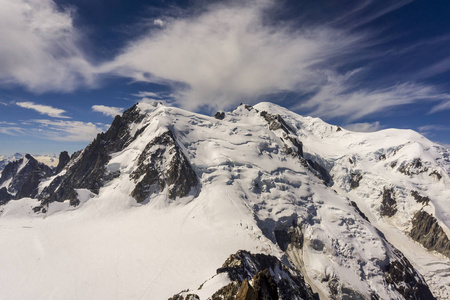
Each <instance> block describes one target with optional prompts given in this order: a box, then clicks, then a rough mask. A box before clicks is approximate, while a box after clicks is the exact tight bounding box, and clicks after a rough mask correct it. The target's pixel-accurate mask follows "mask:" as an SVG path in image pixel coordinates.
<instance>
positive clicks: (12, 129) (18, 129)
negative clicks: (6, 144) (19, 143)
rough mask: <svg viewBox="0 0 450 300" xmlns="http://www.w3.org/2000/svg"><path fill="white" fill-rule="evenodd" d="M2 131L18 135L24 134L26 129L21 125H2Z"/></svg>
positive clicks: (0, 130) (0, 128) (0, 131)
mask: <svg viewBox="0 0 450 300" xmlns="http://www.w3.org/2000/svg"><path fill="white" fill-rule="evenodd" d="M0 133H2V134H7V135H12V136H17V135H23V134H24V133H25V129H24V128H21V127H15V126H8V127H3V126H0Z"/></svg>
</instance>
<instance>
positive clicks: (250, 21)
mask: <svg viewBox="0 0 450 300" xmlns="http://www.w3.org/2000/svg"><path fill="white" fill-rule="evenodd" d="M245 3H247V4H248V3H250V4H251V5H235V6H228V7H226V6H211V7H210V9H209V10H207V11H206V12H205V13H203V14H201V15H200V16H198V15H196V16H194V17H188V18H184V19H174V20H171V21H170V22H168V23H167V25H166V26H165V27H164V28H162V29H161V30H157V31H153V32H149V33H148V34H147V35H145V36H143V37H141V38H139V39H137V40H135V41H133V42H131V43H130V44H129V45H128V46H127V47H126V48H125V49H124V50H123V53H122V54H121V55H119V56H118V57H116V59H115V60H114V61H113V62H111V63H109V64H106V65H104V66H103V71H105V72H115V73H117V74H120V75H121V76H127V77H131V78H133V79H134V80H137V81H148V82H159V83H166V84H167V83H169V84H173V85H174V87H175V88H176V92H177V94H176V95H175V96H176V97H177V98H176V99H177V101H178V104H179V105H181V106H182V107H184V108H187V109H195V108H198V107H205V106H207V107H210V108H211V109H217V108H226V107H230V106H233V105H236V104H238V103H240V102H252V101H255V100H256V99H257V98H258V97H260V96H262V95H265V94H269V93H274V92H278V91H298V90H301V91H302V92H305V91H306V92H308V91H311V90H314V88H317V87H318V86H320V85H321V84H322V81H323V79H324V77H323V74H322V72H321V68H322V67H325V66H326V65H327V63H328V62H330V61H331V60H333V59H334V58H336V57H338V56H342V55H344V54H347V53H349V52H352V51H355V49H358V48H360V47H362V44H363V43H364V39H363V37H362V36H359V35H355V34H349V33H346V32H343V31H341V30H336V29H332V28H327V27H314V28H302V29H298V30H295V31H293V30H292V28H288V27H285V26H282V25H278V26H275V25H272V26H269V25H267V24H264V21H263V19H264V17H263V11H264V9H266V8H268V7H269V5H274V4H273V2H272V1H262V2H261V1H260V2H253V1H246V2H245ZM260 3H263V4H260ZM180 86H181V87H184V88H180Z"/></svg>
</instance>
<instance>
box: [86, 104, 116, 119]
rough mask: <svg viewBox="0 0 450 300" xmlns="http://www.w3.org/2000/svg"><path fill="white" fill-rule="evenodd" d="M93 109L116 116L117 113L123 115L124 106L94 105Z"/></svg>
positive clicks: (106, 114)
mask: <svg viewBox="0 0 450 300" xmlns="http://www.w3.org/2000/svg"><path fill="white" fill-rule="evenodd" d="M92 110H93V111H96V112H99V113H102V114H104V115H105V116H109V117H115V116H117V115H121V114H122V111H123V108H122V107H114V106H105V105H93V106H92Z"/></svg>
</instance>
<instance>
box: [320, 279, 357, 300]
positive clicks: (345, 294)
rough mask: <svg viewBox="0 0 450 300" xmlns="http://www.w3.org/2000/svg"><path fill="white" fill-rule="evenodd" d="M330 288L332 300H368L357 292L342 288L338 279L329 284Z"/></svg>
mask: <svg viewBox="0 0 450 300" xmlns="http://www.w3.org/2000/svg"><path fill="white" fill-rule="evenodd" d="M328 287H329V288H330V292H331V298H332V299H336V300H338V299H355V300H365V299H366V298H365V297H364V296H363V295H361V294H360V293H358V292H357V291H355V290H353V289H351V288H349V287H346V286H342V284H340V283H339V281H338V280H337V279H336V278H333V279H331V280H330V281H329V282H328Z"/></svg>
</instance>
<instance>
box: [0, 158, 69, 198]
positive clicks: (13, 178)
mask: <svg viewBox="0 0 450 300" xmlns="http://www.w3.org/2000/svg"><path fill="white" fill-rule="evenodd" d="M20 156H21V155H18V154H16V155H15V157H20ZM58 161H59V163H58V165H57V166H56V168H54V169H51V168H50V167H49V166H48V165H46V164H44V163H42V162H39V161H38V160H37V159H35V158H34V157H33V156H31V155H30V154H26V155H25V156H23V157H21V158H19V159H17V160H14V161H11V162H10V163H8V164H7V165H6V166H5V168H4V170H3V171H2V173H0V205H1V204H4V203H6V202H7V201H9V200H12V199H21V198H24V197H36V196H37V195H38V194H39V193H40V192H41V190H42V188H41V189H40V188H39V186H40V185H41V184H44V181H47V182H48V181H50V180H51V179H49V177H50V176H52V175H56V174H59V173H60V172H61V171H62V169H63V168H64V167H65V165H66V164H67V163H68V162H69V161H70V157H69V154H68V153H67V152H66V151H63V152H61V154H60V155H59V158H58Z"/></svg>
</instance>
